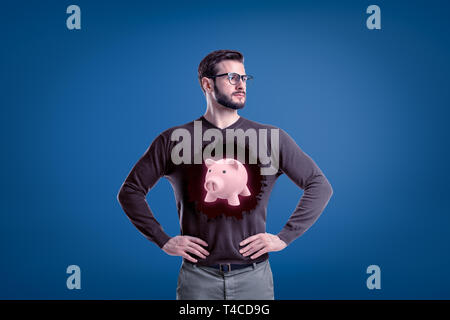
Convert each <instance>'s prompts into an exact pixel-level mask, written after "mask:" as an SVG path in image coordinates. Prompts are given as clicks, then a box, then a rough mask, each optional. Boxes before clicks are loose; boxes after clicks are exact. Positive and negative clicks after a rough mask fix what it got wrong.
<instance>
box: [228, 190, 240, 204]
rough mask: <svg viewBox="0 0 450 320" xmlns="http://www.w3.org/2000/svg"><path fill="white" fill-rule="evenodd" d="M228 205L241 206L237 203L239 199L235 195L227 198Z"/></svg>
mask: <svg viewBox="0 0 450 320" xmlns="http://www.w3.org/2000/svg"><path fill="white" fill-rule="evenodd" d="M228 204H229V205H230V206H238V205H240V204H241V203H240V202H239V197H238V195H237V193H233V194H232V195H230V197H229V198H228Z"/></svg>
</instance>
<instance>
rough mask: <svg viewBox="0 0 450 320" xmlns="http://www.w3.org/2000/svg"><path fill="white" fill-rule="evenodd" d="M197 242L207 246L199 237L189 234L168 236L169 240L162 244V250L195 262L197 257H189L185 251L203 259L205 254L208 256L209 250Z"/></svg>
mask: <svg viewBox="0 0 450 320" xmlns="http://www.w3.org/2000/svg"><path fill="white" fill-rule="evenodd" d="M199 244H201V245H203V246H205V247H207V246H208V244H207V243H206V242H205V241H203V240H202V239H200V238H196V237H191V236H176V237H173V238H170V239H169V241H167V242H166V244H164V246H163V247H162V250H163V251H164V252H165V253H167V254H168V255H171V256H181V257H184V258H186V259H187V260H189V261H191V262H194V263H196V262H197V259H195V258H193V257H191V256H190V255H188V254H187V252H190V253H193V254H195V255H197V256H199V257H201V258H203V259H205V258H206V256H205V255H207V256H209V252H208V251H206V250H205V249H204V248H202V247H201V246H200V245H199Z"/></svg>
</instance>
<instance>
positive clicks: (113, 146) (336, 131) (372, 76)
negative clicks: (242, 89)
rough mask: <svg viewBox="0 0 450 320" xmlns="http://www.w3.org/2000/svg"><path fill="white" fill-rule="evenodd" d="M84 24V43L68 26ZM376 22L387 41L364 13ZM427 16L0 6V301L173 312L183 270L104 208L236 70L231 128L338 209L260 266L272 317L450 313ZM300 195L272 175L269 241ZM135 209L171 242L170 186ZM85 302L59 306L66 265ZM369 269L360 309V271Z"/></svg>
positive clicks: (437, 100)
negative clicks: (279, 305)
mask: <svg viewBox="0 0 450 320" xmlns="http://www.w3.org/2000/svg"><path fill="white" fill-rule="evenodd" d="M71 4H77V5H79V6H80V8H81V26H82V29H81V30H78V31H77V30H68V29H67V28H66V18H67V17H68V14H66V8H67V7H68V6H69V5H71ZM370 4H377V5H379V6H380V8H381V27H382V29H381V30H368V29H367V28H366V19H367V17H368V16H369V15H368V14H366V8H367V7H368V6H369V5H370ZM449 9H450V8H449V5H448V3H447V2H445V1H442V2H437V1H433V2H430V1H376V2H372V1H371V2H369V1H320V2H319V1H301V2H300V1H298V2H283V1H276V2H275V1H272V2H262V1H245V2H215V1H186V2H176V1H171V2H165V4H163V2H148V1H134V2H130V1H82V0H77V1H76V2H68V1H30V2H12V1H10V2H2V9H1V10H0V14H1V20H0V23H1V28H0V32H1V34H0V35H1V40H0V41H1V47H2V49H1V51H0V54H1V61H0V63H1V72H0V80H1V97H0V99H1V100H0V101H1V117H0V121H1V126H0V128H1V129H0V130H1V142H2V159H1V169H0V170H1V181H2V184H1V226H0V238H1V242H0V245H1V249H0V250H1V257H0V259H1V265H0V298H3V299H175V289H176V282H177V276H178V271H179V268H180V265H181V258H180V257H174V256H169V255H167V254H165V253H164V252H163V251H162V250H160V249H159V248H158V247H157V246H156V245H155V244H153V243H151V242H149V241H148V240H146V239H145V238H144V237H143V236H142V235H141V234H140V233H139V232H138V231H137V229H136V228H135V227H134V226H133V225H132V224H131V222H130V221H129V220H128V218H127V217H126V215H125V213H124V212H123V211H122V209H121V207H120V205H119V203H118V202H117V199H116V196H117V192H118V190H119V188H120V186H121V184H122V183H123V181H124V179H125V178H126V176H127V174H128V173H129V171H130V170H131V168H132V166H133V165H134V164H135V162H136V161H137V160H138V159H139V158H140V156H141V155H142V154H143V153H144V152H145V150H146V149H147V147H148V146H149V144H150V143H151V141H152V140H153V139H154V138H155V137H156V136H157V135H158V134H159V133H160V132H161V131H163V130H165V129H167V128H169V127H172V126H175V125H178V124H181V123H185V122H188V121H191V120H193V119H195V118H197V117H199V116H200V115H202V114H203V113H204V111H205V108H206V102H205V100H204V96H203V94H202V92H201V89H200V87H199V84H198V81H197V77H196V75H197V67H198V64H199V62H200V60H201V59H202V58H203V57H204V56H205V55H206V54H208V53H209V52H211V51H213V50H216V49H236V50H239V51H241V52H242V53H243V54H244V56H245V68H246V71H247V73H249V74H252V75H254V77H255V80H254V82H253V83H252V84H251V87H249V88H248V99H247V104H246V107H245V108H244V109H243V110H242V111H241V112H240V114H241V115H242V116H244V117H246V118H249V119H251V120H255V121H258V122H262V123H269V124H272V125H276V126H279V127H281V128H283V129H284V130H286V131H287V132H288V133H289V134H290V135H291V136H292V137H293V138H294V139H295V140H296V141H297V143H298V145H299V146H300V147H301V148H302V149H303V150H304V151H305V152H306V153H307V154H308V155H310V156H311V157H312V158H313V159H314V161H315V162H316V163H317V164H318V165H319V167H320V168H321V169H322V170H323V172H324V173H325V175H326V176H327V178H328V179H329V181H330V182H331V184H332V186H333V189H334V194H333V197H332V199H331V200H330V202H329V204H328V207H327V208H326V209H325V211H324V212H323V214H322V216H321V217H320V218H319V220H318V221H317V222H316V224H314V225H313V226H312V227H311V228H310V229H309V230H308V231H307V232H306V233H305V234H304V235H303V236H302V237H300V238H298V239H297V240H295V241H294V242H293V243H292V244H291V245H290V246H288V247H287V248H286V249H284V250H283V251H280V252H273V253H271V254H270V255H271V265H272V270H273V273H274V281H275V298H276V299H449V298H450V274H449V272H448V270H449V269H450V258H449V252H450V236H449V227H450V217H449V202H448V198H447V197H446V196H447V194H448V189H449V188H448V182H449V171H448V163H449V162H450V161H449V150H448V146H449V131H448V128H447V124H448V119H449V111H448V107H449V87H448V85H449V71H450V70H449V67H450V63H449V60H448V57H449V53H450V52H449V37H448V35H449V31H450V30H449V29H450V24H449V23H448V11H449ZM301 194H302V190H300V189H299V188H298V187H297V186H295V185H294V184H293V183H292V182H291V181H290V180H289V178H287V177H286V176H285V175H283V176H281V177H280V178H279V180H278V183H277V184H276V186H275V188H274V190H273V193H272V196H271V200H270V204H269V207H268V217H267V232H270V233H278V232H279V231H280V230H281V228H282V227H283V226H284V224H285V223H286V221H287V219H288V218H289V216H290V214H291V213H292V212H293V210H294V208H295V205H296V204H297V202H298V200H299V198H300V196H301ZM147 200H148V201H149V204H150V206H151V208H152V209H153V211H154V212H155V215H156V218H157V219H158V221H159V222H160V223H161V224H162V226H163V227H164V229H165V231H166V232H167V233H168V234H169V235H171V236H175V235H178V234H179V222H178V217H177V212H176V206H175V202H174V196H173V192H172V189H171V187H170V184H169V183H168V181H167V180H165V179H162V180H160V182H159V183H158V184H157V185H156V186H155V188H154V189H152V190H151V191H150V193H149V194H148V197H147ZM71 264H75V265H78V266H80V268H81V287H82V289H81V290H68V289H67V288H66V278H67V277H68V274H66V268H67V266H69V265H71ZM372 264H375V265H378V266H380V268H381V290H369V289H368V288H367V287H366V279H367V277H368V276H369V275H368V274H367V273H366V268H367V267H368V266H369V265H372Z"/></svg>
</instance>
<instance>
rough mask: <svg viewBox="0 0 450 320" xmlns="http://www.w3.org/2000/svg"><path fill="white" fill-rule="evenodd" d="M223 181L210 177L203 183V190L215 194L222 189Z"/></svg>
mask: <svg viewBox="0 0 450 320" xmlns="http://www.w3.org/2000/svg"><path fill="white" fill-rule="evenodd" d="M223 185H224V183H223V180H222V179H220V178H219V177H211V178H208V179H206V181H205V189H206V190H207V191H208V192H217V191H219V190H222V189H223Z"/></svg>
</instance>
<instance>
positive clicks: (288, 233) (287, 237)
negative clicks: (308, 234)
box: [277, 228, 304, 245]
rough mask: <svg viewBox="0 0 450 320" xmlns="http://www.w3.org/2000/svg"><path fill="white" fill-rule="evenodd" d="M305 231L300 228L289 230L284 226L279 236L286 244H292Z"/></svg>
mask: <svg viewBox="0 0 450 320" xmlns="http://www.w3.org/2000/svg"><path fill="white" fill-rule="evenodd" d="M303 232H304V231H300V230H296V231H293V230H288V229H286V228H283V229H282V230H281V231H280V232H279V233H278V234H277V236H278V237H279V238H280V239H281V240H283V241H284V242H285V243H286V245H290V244H291V243H292V242H293V241H294V240H295V239H297V238H298V237H300V236H301V235H302V234H303Z"/></svg>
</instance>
